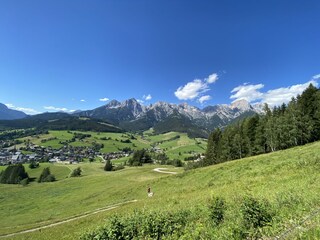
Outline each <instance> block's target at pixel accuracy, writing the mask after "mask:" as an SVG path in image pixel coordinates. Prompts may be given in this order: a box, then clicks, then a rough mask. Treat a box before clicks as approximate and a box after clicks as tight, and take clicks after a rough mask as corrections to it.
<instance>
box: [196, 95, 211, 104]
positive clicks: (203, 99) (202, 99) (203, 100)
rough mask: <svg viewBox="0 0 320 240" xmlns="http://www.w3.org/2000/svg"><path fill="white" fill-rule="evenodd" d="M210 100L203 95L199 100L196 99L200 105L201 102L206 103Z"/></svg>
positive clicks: (209, 97) (207, 96)
mask: <svg viewBox="0 0 320 240" xmlns="http://www.w3.org/2000/svg"><path fill="white" fill-rule="evenodd" d="M210 99H211V96H209V95H205V96H202V97H200V98H199V99H198V101H199V102H200V103H201V104H202V103H203V102H205V101H208V100H210Z"/></svg>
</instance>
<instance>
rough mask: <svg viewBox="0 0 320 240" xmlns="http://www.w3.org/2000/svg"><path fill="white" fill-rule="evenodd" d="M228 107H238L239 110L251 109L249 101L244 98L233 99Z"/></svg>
mask: <svg viewBox="0 0 320 240" xmlns="http://www.w3.org/2000/svg"><path fill="white" fill-rule="evenodd" d="M230 108H231V109H235V108H238V109H239V110H241V111H248V110H253V109H252V107H251V105H250V103H249V102H248V101H247V100H245V99H240V100H237V101H234V102H233V103H231V105H230Z"/></svg>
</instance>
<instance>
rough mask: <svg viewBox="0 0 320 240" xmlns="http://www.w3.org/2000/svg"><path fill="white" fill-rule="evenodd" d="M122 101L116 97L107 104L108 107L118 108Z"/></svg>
mask: <svg viewBox="0 0 320 240" xmlns="http://www.w3.org/2000/svg"><path fill="white" fill-rule="evenodd" d="M120 105H121V103H120V102H119V101H117V100H115V99H113V100H111V101H110V102H109V103H108V104H106V107H107V108H116V107H120Z"/></svg>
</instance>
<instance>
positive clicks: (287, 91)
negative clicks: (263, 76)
mask: <svg viewBox="0 0 320 240" xmlns="http://www.w3.org/2000/svg"><path fill="white" fill-rule="evenodd" d="M314 77H315V76H314ZM314 77H313V78H312V79H313V80H310V81H308V82H306V83H303V84H296V85H292V86H289V87H282V88H276V89H271V90H269V91H267V92H261V91H259V90H260V89H262V88H263V87H264V85H263V84H257V85H241V86H238V87H236V88H234V89H233V90H232V91H231V93H235V94H233V95H231V96H230V99H235V100H234V101H237V100H240V99H245V100H247V101H248V102H257V100H260V101H258V102H260V103H267V104H269V105H270V106H277V105H281V104H282V103H288V102H289V101H290V100H291V99H292V98H293V97H296V96H297V95H298V94H301V93H302V92H303V91H304V90H305V89H306V88H307V87H308V86H309V85H310V84H312V85H314V86H315V87H318V82H317V81H316V80H315V79H317V78H314ZM318 77H319V78H320V75H319V76H318Z"/></svg>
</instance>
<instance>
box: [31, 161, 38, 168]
mask: <svg viewBox="0 0 320 240" xmlns="http://www.w3.org/2000/svg"><path fill="white" fill-rule="evenodd" d="M39 166H40V165H39V163H38V162H35V161H32V162H31V163H30V164H29V168H30V169H33V168H38V167H39Z"/></svg>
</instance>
